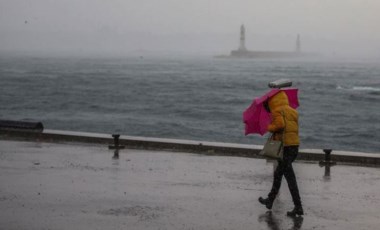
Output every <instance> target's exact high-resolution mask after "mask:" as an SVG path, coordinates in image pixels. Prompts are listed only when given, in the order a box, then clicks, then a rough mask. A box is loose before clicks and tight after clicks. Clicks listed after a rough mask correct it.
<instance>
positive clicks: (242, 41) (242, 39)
mask: <svg viewBox="0 0 380 230" xmlns="http://www.w3.org/2000/svg"><path fill="white" fill-rule="evenodd" d="M238 50H239V51H246V50H247V48H245V27H244V25H241V26H240V45H239V49H238Z"/></svg>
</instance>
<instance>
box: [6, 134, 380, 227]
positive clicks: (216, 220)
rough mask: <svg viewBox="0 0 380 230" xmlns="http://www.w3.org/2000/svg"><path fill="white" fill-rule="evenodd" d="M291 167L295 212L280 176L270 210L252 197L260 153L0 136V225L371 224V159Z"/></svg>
mask: <svg viewBox="0 0 380 230" xmlns="http://www.w3.org/2000/svg"><path fill="white" fill-rule="evenodd" d="M294 168H295V171H296V174H297V179H298V183H299V187H300V192H301V196H302V199H303V203H304V209H305V216H304V217H303V218H289V217H287V216H286V211H288V210H290V209H292V202H291V197H290V194H289V192H288V189H287V184H286V182H285V180H284V181H283V187H282V189H281V191H280V195H279V197H278V199H277V200H276V202H275V204H274V208H273V211H272V212H271V213H268V212H267V210H266V209H265V207H263V206H262V205H260V204H259V203H258V201H257V199H258V197H259V196H265V195H266V194H267V193H268V191H269V189H270V187H271V182H272V173H273V164H272V163H271V162H267V161H266V160H263V159H254V158H243V157H233V156H206V155H199V154H192V153H180V152H165V151H154V150H132V149H125V150H120V152H119V158H118V159H117V158H115V157H114V152H113V151H111V150H108V149H107V146H105V145H95V144H83V143H66V144H64V143H59V144H58V143H45V142H21V141H11V140H0V206H1V212H0V229H8V230H11V229H18V230H19V229H28V230H33V229H36V230H37V229H38V230H41V229H70V230H75V229H78V230H79V229H84V230H86V229H89V230H90V229H91V230H95V229H101V230H104V229H128V230H131V229H207V230H212V229H234V230H238V229H242V230H246V229H328V230H334V229H336V230H339V229H344V230H348V229H354V230H359V229H379V225H380V211H379V210H380V192H379V189H380V168H374V167H359V166H346V165H336V166H333V167H331V168H329V170H330V176H327V174H328V170H326V171H325V168H323V167H320V166H319V165H318V164H316V163H303V162H299V161H297V162H296V163H295V164H294ZM326 173H327V174H326Z"/></svg>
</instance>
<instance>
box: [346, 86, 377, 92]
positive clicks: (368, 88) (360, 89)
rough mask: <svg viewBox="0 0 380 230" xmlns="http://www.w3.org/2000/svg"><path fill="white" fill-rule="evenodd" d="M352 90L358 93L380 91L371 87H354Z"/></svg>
mask: <svg viewBox="0 0 380 230" xmlns="http://www.w3.org/2000/svg"><path fill="white" fill-rule="evenodd" d="M352 89H353V90H357V91H380V88H375V87H369V86H354V87H352Z"/></svg>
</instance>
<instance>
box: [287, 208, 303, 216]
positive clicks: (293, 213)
mask: <svg viewBox="0 0 380 230" xmlns="http://www.w3.org/2000/svg"><path fill="white" fill-rule="evenodd" d="M286 214H287V215H288V216H296V215H299V216H302V215H303V209H302V206H296V207H294V209H293V210H292V211H290V212H287V213H286Z"/></svg>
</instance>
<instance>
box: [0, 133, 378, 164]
mask: <svg viewBox="0 0 380 230" xmlns="http://www.w3.org/2000/svg"><path fill="white" fill-rule="evenodd" d="M0 138H1V139H5V140H7V139H9V140H28V141H44V142H82V143H94V144H104V145H105V147H106V146H107V145H108V144H113V143H114V139H113V137H112V135H111V134H99V133H87V132H72V131H60V130H44V131H43V132H41V133H39V132H28V131H18V130H0ZM119 144H120V145H125V146H126V148H132V149H153V150H168V151H177V152H178V151H179V152H191V153H200V154H206V155H221V156H237V157H250V158H262V157H261V156H260V155H259V152H260V150H261V149H262V146H260V145H246V144H233V143H220V142H204V141H189V140H177V139H164V138H150V137H135V136H125V135H122V136H120V139H119ZM324 157H325V154H324V152H323V150H322V149H301V150H300V154H299V156H298V158H297V159H298V160H302V161H322V160H324ZM331 160H332V161H336V162H337V163H338V164H354V165H365V166H374V167H379V166H380V153H360V152H347V151H335V150H333V152H332V154H331Z"/></svg>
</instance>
